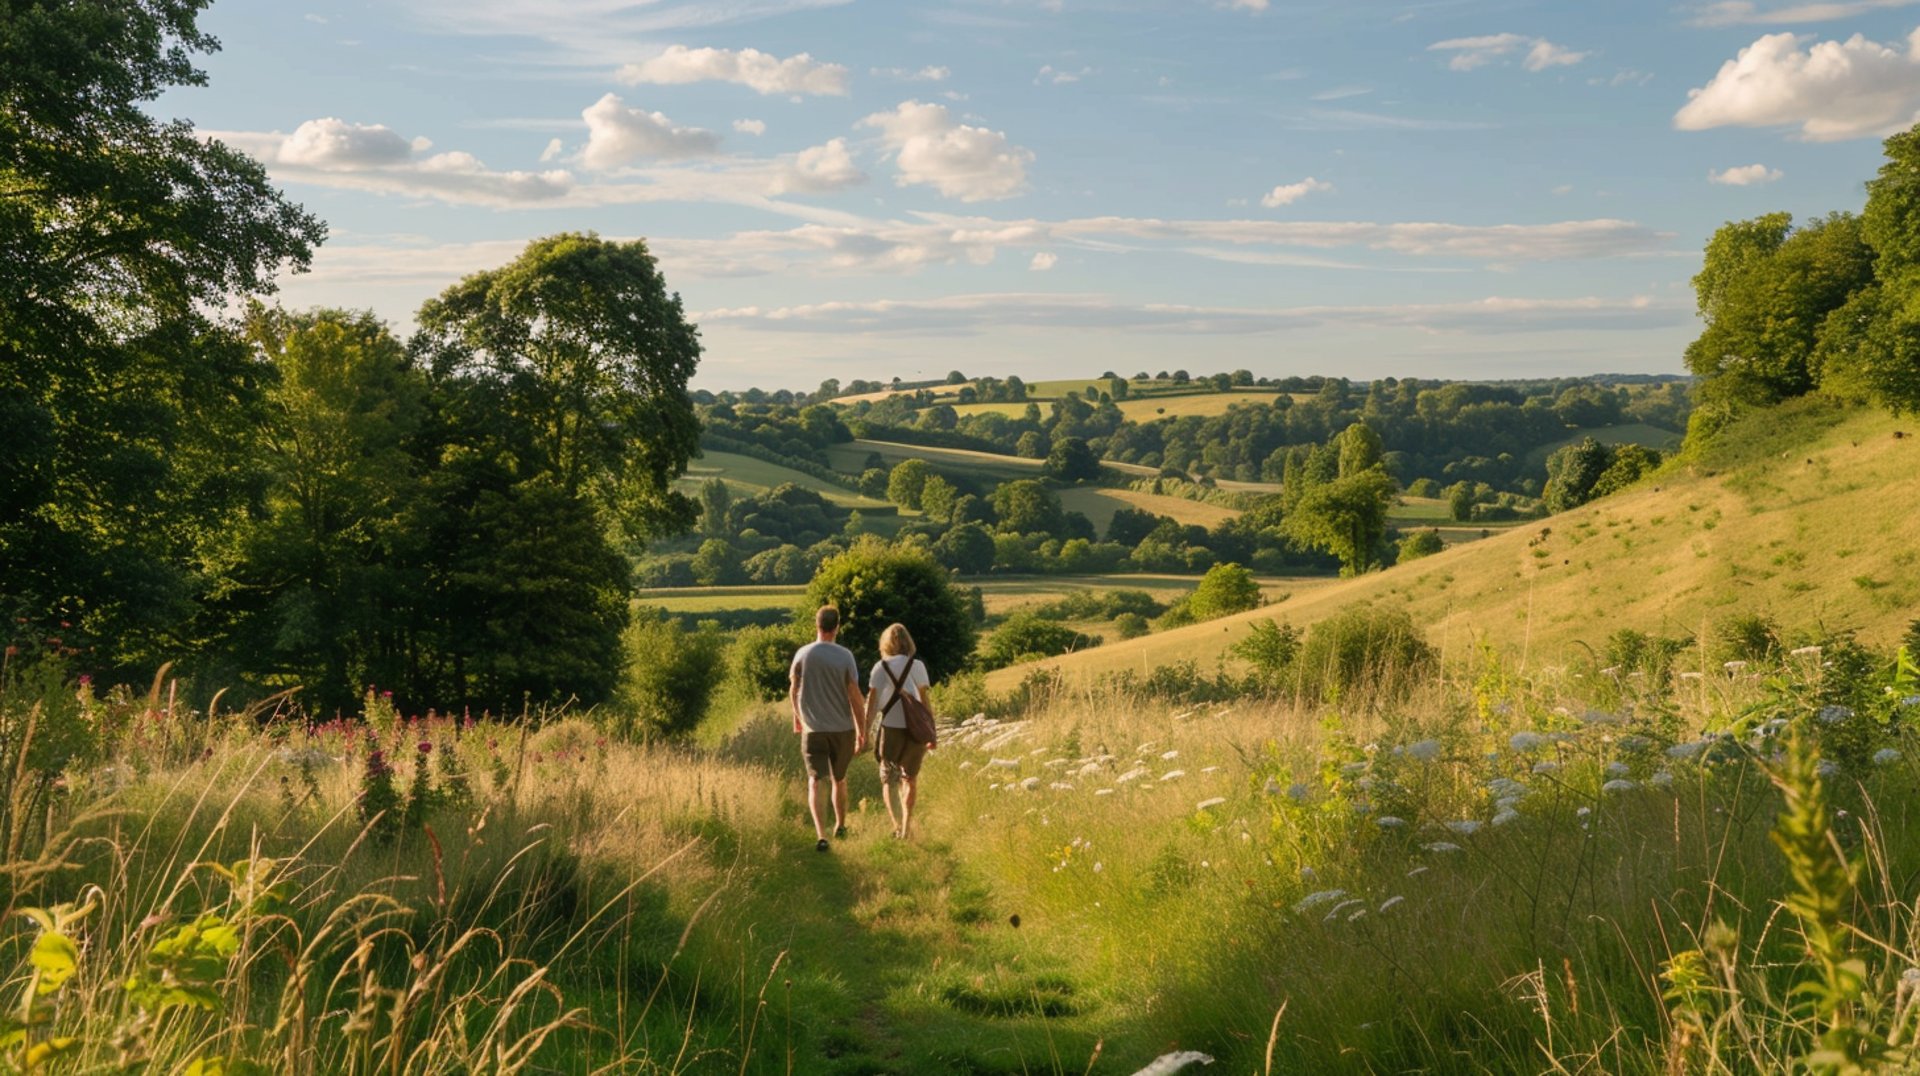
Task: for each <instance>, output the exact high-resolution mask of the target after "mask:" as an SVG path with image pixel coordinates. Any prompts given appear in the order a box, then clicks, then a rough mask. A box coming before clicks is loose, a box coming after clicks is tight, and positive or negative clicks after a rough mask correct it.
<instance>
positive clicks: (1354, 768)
mask: <svg viewBox="0 0 1920 1076" xmlns="http://www.w3.org/2000/svg"><path fill="white" fill-rule="evenodd" d="M1365 772H1367V764H1366V763H1364V762H1349V763H1347V764H1346V765H1344V766H1342V767H1340V776H1342V777H1358V776H1360V775H1361V774H1363V773H1365Z"/></svg>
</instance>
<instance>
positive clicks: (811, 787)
mask: <svg viewBox="0 0 1920 1076" xmlns="http://www.w3.org/2000/svg"><path fill="white" fill-rule="evenodd" d="M820 785H821V781H820V777H819V775H818V774H813V773H809V774H807V811H808V813H809V814H811V815H813V835H814V836H815V837H817V838H819V839H820V840H823V841H824V840H826V839H827V828H826V827H825V826H823V825H821V824H820V793H821V792H822V791H823V789H821V787H820Z"/></svg>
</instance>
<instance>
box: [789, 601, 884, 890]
mask: <svg viewBox="0 0 1920 1076" xmlns="http://www.w3.org/2000/svg"><path fill="white" fill-rule="evenodd" d="M813 626H814V632H815V634H814V640H813V642H810V643H808V644H807V645H805V646H803V647H801V648H800V650H799V652H798V653H796V654H794V655H793V668H792V669H790V670H789V671H788V673H787V701H788V702H789V703H791V704H792V705H793V731H795V732H797V733H799V734H800V754H801V755H802V756H803V757H805V759H806V760H807V810H808V811H809V812H811V813H812V815H813V833H814V836H816V837H818V838H819V843H817V844H815V845H814V846H813V847H814V850H815V851H819V852H824V851H826V850H827V830H826V827H825V826H822V825H821V824H820V793H821V792H822V791H824V789H823V788H822V787H821V786H822V785H824V784H825V783H826V782H827V780H828V779H829V778H831V779H832V781H833V835H834V836H835V837H837V838H844V837H845V836H846V835H847V766H848V765H849V764H851V763H852V762H853V756H855V755H857V754H859V753H861V752H862V751H865V750H866V749H867V730H866V729H864V728H861V727H859V724H860V723H858V722H856V721H855V720H854V715H855V714H859V713H862V712H864V710H865V707H866V698H865V696H863V695H861V693H860V666H859V663H858V662H856V661H854V659H853V651H851V650H848V649H847V648H846V647H844V646H841V645H840V644H839V643H836V642H834V641H833V639H834V636H836V635H838V634H839V633H840V610H838V609H835V608H834V607H832V606H830V605H828V606H822V607H821V609H820V611H819V612H817V613H815V614H814V615H813Z"/></svg>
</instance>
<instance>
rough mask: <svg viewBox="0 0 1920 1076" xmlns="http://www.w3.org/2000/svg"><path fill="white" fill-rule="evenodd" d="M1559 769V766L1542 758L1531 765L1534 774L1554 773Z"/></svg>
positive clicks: (1548, 759)
mask: <svg viewBox="0 0 1920 1076" xmlns="http://www.w3.org/2000/svg"><path fill="white" fill-rule="evenodd" d="M1559 769H1560V764H1559V763H1558V762H1555V761H1554V760H1552V759H1550V758H1543V759H1541V760H1540V761H1538V762H1536V763H1534V764H1533V772H1535V773H1555V772H1558V771H1559Z"/></svg>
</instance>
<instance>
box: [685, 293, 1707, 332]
mask: <svg viewBox="0 0 1920 1076" xmlns="http://www.w3.org/2000/svg"><path fill="white" fill-rule="evenodd" d="M1689 313H1690V308H1687V307H1683V306H1681V305H1679V304H1669V303H1656V302H1654V301H1653V300H1652V299H1649V298H1647V297H1644V296H1632V297H1628V298H1625V299H1605V298H1597V297H1587V298H1578V299H1516V298H1506V297H1501V296H1492V297H1488V298H1486V299H1480V300H1473V301H1468V302H1458V303H1423V304H1403V305H1383V306H1299V307H1273V308H1247V307H1208V306H1185V305H1179V304H1172V303H1138V302H1128V301H1122V300H1117V299H1114V298H1112V297H1109V296H1105V295H1058V294H1033V293H1012V294H983V295H954V296H946V297H942V298H935V299H882V300H872V301H857V302H856V301H839V302H825V303H810V304H804V305H796V306H782V307H758V306H746V307H733V308H720V309H714V310H704V311H699V312H696V313H694V314H693V315H692V317H693V319H694V320H695V321H698V322H700V323H701V324H702V325H709V324H721V323H724V324H728V325H732V326H736V327H739V328H744V329H757V330H763V331H788V332H828V333H847V332H867V333H899V334H903V335H919V334H931V333H976V332H986V331H991V330H997V329H1003V328H1005V327H1007V326H1028V327H1040V328H1055V329H1108V330H1123V331H1132V332H1165V333H1180V334H1197V335H1233V334H1255V333H1271V332H1282V331H1287V330H1292V329H1302V328H1309V327H1314V326H1323V325H1350V326H1366V327H1373V328H1403V329H1416V330H1421V331H1426V332H1433V333H1449V334H1463V335H1498V334H1504V333H1517V332H1561V331H1581V330H1585V331H1592V330H1629V331H1632V330H1645V329H1653V328H1664V327H1669V326H1673V325H1677V324H1682V323H1684V322H1685V320H1686V319H1687V317H1688V316H1689Z"/></svg>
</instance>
